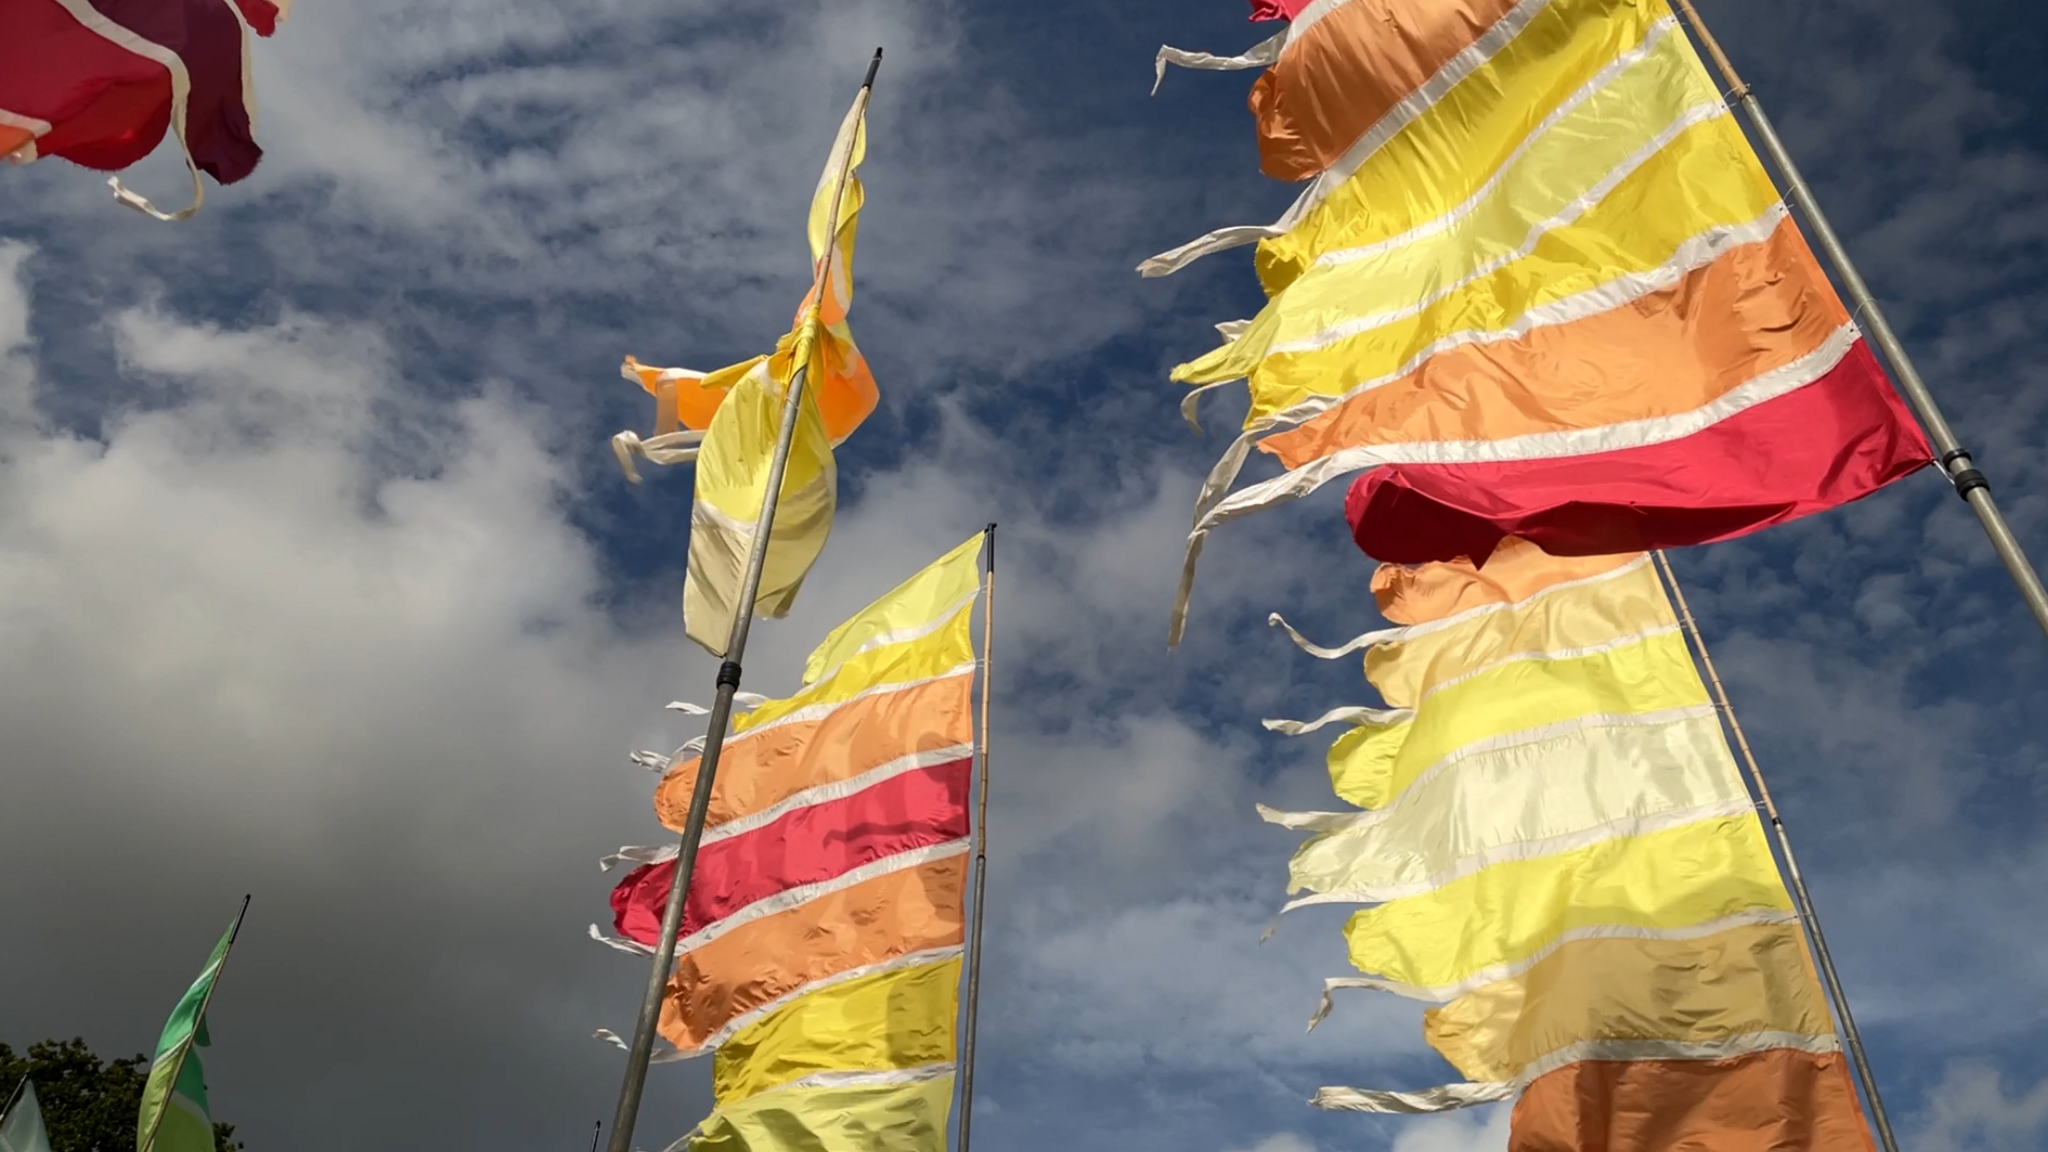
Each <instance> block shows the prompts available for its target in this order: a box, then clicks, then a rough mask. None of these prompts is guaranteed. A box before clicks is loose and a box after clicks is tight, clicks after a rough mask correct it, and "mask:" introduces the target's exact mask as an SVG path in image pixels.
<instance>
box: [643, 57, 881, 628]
mask: <svg viewBox="0 0 2048 1152" xmlns="http://www.w3.org/2000/svg"><path fill="white" fill-rule="evenodd" d="M866 114H867V91H866V90H865V89H863V90H862V91H861V94H860V95H859V96H857V97H855V99H854V103H853V107H852V108H851V109H850V110H848V112H847V114H846V120H845V122H844V123H842V124H841V125H840V128H839V136H838V138H837V139H836V140H835V141H834V142H833V146H832V159H831V161H830V162H829V163H828V164H827V165H826V167H825V172H824V175H823V176H821V177H820V178H819V181H818V191H817V195H816V196H815V197H814V198H813V202H812V205H811V214H810V223H809V229H808V230H809V233H810V242H811V256H812V258H813V260H814V264H813V268H814V274H813V278H812V283H811V290H810V293H809V294H808V295H806V296H805V298H804V302H803V304H802V306H801V307H799V308H798V310H797V317H796V324H795V327H794V328H793V329H792V330H791V331H790V332H789V334H788V335H785V336H784V337H783V338H782V339H781V340H779V341H777V342H776V347H775V353H774V355H772V356H767V357H762V358H758V359H755V360H752V361H748V362H746V363H743V364H736V365H733V366H732V367H730V368H726V369H722V370H720V371H718V372H713V373H710V374H709V375H707V376H705V377H703V378H702V379H701V380H700V381H696V382H695V385H694V391H693V392H692V395H694V396H695V397H697V398H698V399H702V398H703V397H704V396H707V395H710V396H715V395H716V394H717V392H718V391H719V389H721V388H729V391H726V392H725V393H724V398H723V400H720V401H716V410H715V411H714V412H713V413H712V415H711V417H710V422H709V426H708V427H706V428H705V429H704V432H703V439H702V443H701V444H700V445H699V446H698V447H697V448H696V449H695V450H694V457H695V460H696V463H697V485H696V502H695V504H694V505H693V507H692V509H691V513H690V568H689V574H688V576H687V577H686V578H685V580H684V583H683V627H684V631H685V632H687V633H688V635H689V637H690V639H692V640H695V641H696V642H697V643H699V644H701V645H703V646H704V648H705V649H706V650H707V651H709V652H710V653H711V654H712V655H714V656H723V655H725V654H726V651H725V650H726V645H727V643H728V641H729V639H730V636H731V631H732V624H733V618H734V616H735V615H736V614H737V613H738V611H739V607H740V605H739V600H740V584H741V580H742V577H743V575H744V573H745V572H746V566H747V557H748V555H749V554H750V552H751V551H752V549H753V546H754V542H755V540H756V539H757V537H758V534H759V531H760V527H761V512H762V504H763V499H764V497H765V496H766V495H767V492H768V473H769V471H770V465H771V462H772V461H773V459H774V456H775V445H776V441H777V440H778V438H779V436H780V432H781V426H782V413H783V408H784V401H785V399H786V397H787V396H788V394H789V391H788V390H789V386H790V383H791V381H792V380H794V379H795V377H796V374H797V372H798V370H799V369H802V370H803V371H804V377H805V378H804V386H803V389H802V391H801V393H800V395H799V398H798V402H797V403H798V412H797V423H796V431H795V435H794V437H793V439H792V440H791V442H790V448H789V463H788V466H787V470H786V471H785V472H784V474H783V477H782V486H781V496H780V502H779V504H778V506H777V508H776V510H775V518H774V523H773V526H772V527H771V529H770V532H769V541H768V552H767V558H766V561H765V563H764V565H763V567H762V570H761V586H760V590H759V592H758V594H757V595H756V597H755V600H754V611H755V612H757V613H758V614H760V615H763V616H777V617H779V616H786V615H788V614H789V609H790V606H791V605H792V604H793V603H795V601H796V594H797V590H798V588H800V587H801V586H802V584H803V579H804V576H805V575H806V574H807V573H809V572H810V569H811V565H812V564H813V563H815V562H816V561H817V559H818V554H819V552H821V551H823V550H824V547H825V538H826V537H827V536H828V535H830V534H831V531H832V515H833V513H834V511H835V510H836V509H837V507H838V472H837V467H836V465H835V464H834V462H833V458H832V446H833V444H834V443H836V441H837V439H838V437H839V436H843V435H844V434H845V432H848V431H851V430H852V428H853V426H854V425H856V424H858V423H859V421H860V418H863V417H865V416H866V415H867V413H868V412H869V411H871V410H872V409H873V407H874V381H873V379H872V378H871V377H869V376H868V374H867V365H866V362H865V361H864V360H862V359H861V355H860V350H859V349H857V348H855V347H854V345H853V338H852V336H851V334H850V333H848V331H847V329H846V307H847V304H848V302H849V301H850V300H851V298H852V286H851V285H852V279H851V269H850V268H849V267H848V262H849V261H850V260H851V258H852V255H853V236H854V230H855V228H856V226H857V224H858V217H859V212H860V205H861V198H862V193H861V188H860V181H859V180H858V179H856V178H855V176H854V174H853V173H854V169H855V168H856V167H857V166H858V165H859V164H860V161H861V158H862V156H863V154H864V153H865V151H866V138H867V133H866V127H865V119H866ZM835 192H837V193H838V194H839V195H838V198H837V203H836V205H835V202H834V193H835ZM835 206H836V208H837V212H838V220H839V225H838V227H837V228H836V229H834V228H832V227H831V223H830V221H831V219H832V217H833V213H834V209H835ZM828 409H830V410H831V412H832V413H836V419H837V420H838V421H839V424H840V425H841V427H842V428H843V431H840V432H839V433H838V434H837V435H835V434H834V431H833V430H832V429H831V428H830V427H828V423H827V422H828V418H829V414H828V411H827V410H828ZM664 418H666V417H664ZM649 446H651V442H650V445H649ZM685 451H688V450H685ZM621 460H622V461H628V453H627V452H623V451H622V453H621ZM629 474H630V464H629Z"/></svg>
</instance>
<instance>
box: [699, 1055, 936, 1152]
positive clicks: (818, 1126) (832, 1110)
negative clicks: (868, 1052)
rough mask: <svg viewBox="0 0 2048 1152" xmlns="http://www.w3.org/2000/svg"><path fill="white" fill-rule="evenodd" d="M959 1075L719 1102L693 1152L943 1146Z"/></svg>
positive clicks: (898, 1151) (930, 1151)
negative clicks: (725, 1104)
mask: <svg viewBox="0 0 2048 1152" xmlns="http://www.w3.org/2000/svg"><path fill="white" fill-rule="evenodd" d="M952 1104H953V1077H952V1076H951V1075H950V1069H948V1070H947V1073H946V1074H938V1075H931V1076H924V1077H920V1078H917V1079H908V1080H904V1081H903V1082H901V1083H895V1084H890V1083H876V1082H873V1081H869V1082H865V1083H856V1084H851V1085H842V1084H832V1085H826V1086H821V1087H801V1086H799V1087H790V1088H779V1089H776V1090H775V1091H773V1092H764V1093H762V1094H760V1095H758V1096H753V1097H749V1098H748V1099H746V1100H742V1101H740V1102H739V1103H737V1104H734V1105H732V1106H730V1107H724V1108H720V1109H719V1110H718V1111H716V1112H714V1113H712V1114H711V1117H710V1119H708V1120H706V1121H704V1123H703V1124H702V1125H700V1126H699V1129H698V1132H697V1134H696V1135H695V1136H693V1137H692V1138H691V1140H690V1148H691V1152H944V1149H945V1147H946V1132H947V1124H948V1120H947V1117H948V1114H949V1113H950V1112H951V1110H952Z"/></svg>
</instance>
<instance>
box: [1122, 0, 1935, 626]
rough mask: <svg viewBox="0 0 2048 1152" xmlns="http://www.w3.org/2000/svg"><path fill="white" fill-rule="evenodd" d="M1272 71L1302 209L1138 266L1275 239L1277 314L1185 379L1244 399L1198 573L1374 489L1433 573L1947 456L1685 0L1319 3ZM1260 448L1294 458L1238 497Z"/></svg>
mask: <svg viewBox="0 0 2048 1152" xmlns="http://www.w3.org/2000/svg"><path fill="white" fill-rule="evenodd" d="M1265 55H1267V56H1271V57H1272V63H1271V67H1270V68H1269V69H1268V70H1267V72H1266V73H1265V75H1264V76H1262V77H1261V79H1260V81H1259V87H1258V89H1257V90H1256V91H1255V94H1254V107H1255V110H1256V111H1257V112H1258V114H1259V116H1258V119H1259V129H1260V137H1261V149H1262V155H1263V156H1264V157H1265V163H1266V166H1267V170H1268V171H1271V172H1275V173H1276V174H1278V175H1282V176H1286V177H1289V178H1306V179H1307V184H1306V187H1305V188H1304V190H1303V193H1302V195H1301V197H1300V199H1299V200H1298V201H1297V202H1296V203H1295V204H1294V206H1293V207H1292V208H1291V209H1289V211H1288V212H1287V213H1286V215H1285V216H1283V217H1282V218H1281V220H1279V221H1277V222H1276V223H1275V224H1273V225H1271V226H1268V227H1264V228H1239V229H1225V230H1222V231H1219V232H1217V233H1213V234H1211V235H1210V236H1207V237H1204V238H1202V239H1201V240H1198V241H1196V242H1194V243H1193V244H1190V245H1188V246H1185V247H1184V248H1182V249H1180V250H1177V251H1175V252H1172V253H1167V254H1164V255H1162V256H1160V257H1157V258H1155V259H1154V260H1153V261H1150V262H1148V264H1147V266H1146V268H1145V270H1146V271H1147V272H1149V273H1152V274H1160V273H1164V272H1170V271H1172V270H1173V269H1174V268H1176V267H1179V266H1180V265H1182V264H1184V263H1186V262H1187V261H1188V260H1190V259H1193V258H1195V257H1196V256H1199V255H1202V254H1203V253H1206V252H1211V251H1216V250H1219V249H1222V248H1226V247H1230V246H1233V245H1236V244H1241V243H1246V242H1252V241H1256V242H1257V244H1258V255H1257V260H1256V263H1257V268H1258V274H1259V278H1260V280H1261V282H1262V284H1263V285H1264V287H1265V289H1266V292H1267V294H1268V297H1269V299H1268V302H1267V304H1266V306H1265V308H1264V309H1263V310H1262V311H1261V312H1260V313H1259V314H1258V316H1257V317H1256V318H1254V319H1252V320H1250V321H1248V322H1245V323H1242V324H1239V325H1232V326H1229V331H1230V334H1231V337H1232V338H1231V339H1229V340H1228V342H1227V343H1225V344H1224V345H1223V346H1221V347H1219V348H1217V349H1216V350H1215V351H1213V352H1211V353H1209V354H1208V355H1206V356H1203V357H1201V358H1199V359H1197V360H1194V361H1192V362H1190V363H1187V364H1183V365H1181V366H1180V367H1179V368H1178V369H1176V370H1175V372H1174V378H1175V379H1177V380H1180V381H1184V382H1186V383H1189V384H1193V385H1197V386H1200V387H1204V388H1206V387H1211V386H1216V385H1221V384H1225V383H1229V382H1232V381H1235V380H1239V379H1243V380H1245V381H1247V385H1248V387H1249V390H1250V393H1251V410H1250V414H1249V415H1248V417H1247V420H1246V424H1245V432H1244V435H1243V436H1242V437H1241V438H1240V440H1239V441H1238V443H1237V444H1236V445H1234V446H1233V447H1232V449H1231V450H1230V451H1229V452H1228V453H1227V454H1226V456H1225V458H1224V460H1223V461H1222V462H1221V463H1219V464H1218V466H1217V468H1216V470H1215V472H1214V473H1212V475H1211V477H1210V482H1209V484H1208V486H1207V487H1205V489H1204V491H1203V494H1202V497H1201V500H1200V503H1199V505H1198V507H1197V511H1196V520H1195V525H1194V531H1193V533H1192V534H1191V537H1190V553H1189V560H1188V568H1187V577H1188V578H1189V579H1191V578H1192V572H1193V563H1194V555H1195V553H1196V551H1197V550H1198V548H1199V545H1200V543H1201V541H1202V539H1203V537H1204V536H1205V535H1206V534H1207V533H1208V532H1209V531H1210V530H1211V529H1213V528H1215V527H1216V526H1218V525H1220V524H1223V523H1226V522H1228V521H1230V520H1232V519H1235V518H1238V517H1241V516H1244V515H1247V514H1250V513H1252V512H1256V511H1259V510H1261V509H1266V508H1271V507H1274V506H1276V505H1279V504H1282V503H1285V502H1288V501H1291V500H1295V499H1298V498H1300V497H1302V496H1304V495H1307V494H1308V493H1310V492H1313V491H1315V490H1316V489H1318V488H1320V487H1321V486H1323V485H1325V484H1327V483H1329V482H1331V481H1334V480H1338V479H1345V478H1349V477H1353V476H1354V475H1355V474H1358V473H1361V472H1362V473H1364V474H1363V475H1362V476H1356V478H1355V480H1353V481H1352V487H1351V489H1350V493H1349V496H1348V499H1347V505H1346V513H1347V517H1348V519H1349V520H1350V522H1351V525H1352V529H1353V536H1354V538H1355V539H1356V540H1357V542H1358V544H1359V546H1360V547H1361V548H1363V549H1364V550H1365V551H1366V552H1367V553H1369V554H1370V555H1372V556H1375V557H1377V558H1379V559H1382V560H1389V561H1397V562H1402V563H1420V562H1424V561H1431V560H1450V559H1453V558H1455V557H1458V556H1472V557H1485V556H1487V555H1488V554H1489V553H1491V552H1492V551H1493V548H1494V545H1495V544H1497V543H1498V542H1499V541H1500V540H1501V539H1502V538H1503V537H1504V536H1509V535H1513V536H1517V537H1521V538H1525V539H1529V540H1533V541H1535V542H1537V543H1539V544H1541V545H1542V546H1543V547H1544V548H1545V549H1546V550H1548V551H1549V552H1551V553H1553V554H1556V555H1593V554H1601V553H1612V552H1625V551H1635V550H1640V549H1647V548H1658V547H1665V546H1675V545H1684V544H1698V543H1705V542H1708V541H1713V540H1721V539H1726V538H1729V537H1732V536H1738V535H1741V534H1743V533H1747V532H1752V531H1755V530H1757V529H1760V528H1763V527H1765V526H1767V525H1770V524H1775V523H1779V522H1782V521H1785V520H1788V519H1792V518H1795V517H1798V516H1803V515H1806V514H1809V513H1812V512H1816V511H1819V510H1822V509H1826V508H1830V507H1833V506H1836V505H1839V504H1842V503H1844V502H1847V501H1850V500H1855V499H1858V498H1860V497H1862V496H1865V495H1868V494H1869V493H1871V492H1873V491H1875V490H1876V489H1878V488H1880V487H1882V486H1884V485H1885V484H1888V483H1890V482H1891V481H1893V480H1896V479H1898V478H1899V477H1901V476H1904V475H1906V474H1908V473H1910V472H1912V471H1914V470H1916V469H1918V468H1920V467H1922V466H1924V465H1925V464H1927V463H1928V462H1929V461H1930V459H1931V457H1932V451H1931V449H1930V448H1929V447H1928V444H1927V442H1926V439H1925V438H1924V437H1923V436H1922V435H1921V433H1920V430H1919V429H1918V427H1917V426H1916V425H1915V424H1914V423H1913V421H1912V419H1911V418H1910V416H1909V415H1908V414H1907V412H1906V411H1905V409H1904V407H1903V406H1902V404H1901V402H1900V401H1899V399H1898V397H1897V396H1896V395H1895V394H1894V393H1893V391H1892V390H1891V388H1890V387H1889V386H1888V384H1887V383H1886V381H1885V379H1884V376H1883V373H1882V371H1881V369H1880V368H1879V367H1878V364H1877V361H1876V360H1875V358H1874V357H1873V356H1872V354H1871V352H1870V350H1869V349H1868V348H1867V347H1866V346H1865V343H1864V340H1863V336H1862V332H1861V331H1860V329H1859V328H1858V327H1857V325H1856V324H1855V322H1854V320H1853V319H1852V318H1851V317H1850V316H1849V314H1848V311H1847V309H1845V308H1844V307H1843V305H1842V302H1841V300H1840V299H1839V298H1838V297H1837V296H1836V295H1835V293H1834V291H1833V289H1832V288H1831V287H1830V286H1829V284H1828V282H1827V277H1826V276H1825V274H1824V273H1823V272H1822V270H1821V268H1820V266H1819V265H1818V263H1817V262H1816V261H1815V260H1814V257H1813V255H1812V253H1811V252H1810V251H1809V250H1808V248H1807V246H1806V243H1805V241H1804V239H1803V238H1802V237H1801V236H1800V234H1799V232H1798V229H1797V226H1796V225H1795V224H1794V222H1793V220H1792V219H1791V215H1790V212H1789V210H1788V208H1787V206H1786V204H1785V202H1784V201H1783V200H1782V199H1781V198H1780V197H1779V195H1778V193H1777V191H1776V189H1775V188H1774V187H1773V185H1772V183H1771V180H1770V178H1769V176H1768V174H1767V173H1766V172H1765V170H1764V168H1763V166H1762V164H1761V163H1760V162H1759V160H1758V159H1757V157H1756V155H1755V153H1754V152H1753V151H1752V150H1751V149H1750V147H1749V144H1748V142H1747V141H1746V140H1745V139H1744V137H1743V133H1742V129H1741V126H1740V125H1739V124H1737V123H1736V121H1735V118H1734V116H1733V114H1732V113H1731V112H1730V110H1729V108H1728V106H1727V104H1726V102H1725V100H1724V99H1723V97H1722V94H1721V92H1720V89H1719V87H1718V86H1717V85H1716V84H1715V83H1714V82H1713V80H1712V79H1711V78H1710V77H1709V76H1708V74H1707V72H1706V69H1705V68H1704V67H1703V65H1702V64H1701V62H1700V60H1699V58H1698V56H1697V54H1696V53H1695V52H1694V51H1693V49H1692V46H1691V45H1690V44H1689V43H1688V42H1687V40H1686V38H1685V33H1684V32H1683V30H1682V29H1680V27H1679V25H1678V21H1677V18H1676V17H1675V16H1674V15H1673V14H1672V13H1671V11H1670V9H1669V8H1668V7H1667V6H1666V4H1665V2H1664V0H1468V2H1465V3H1458V4H1445V3H1439V2H1437V0H1384V2H1382V3H1373V4H1367V3H1364V2H1362V0H1356V2H1351V3H1330V2H1319V3H1316V4H1312V5H1309V6H1308V7H1307V8H1305V9H1303V10H1302V11H1301V12H1300V14H1299V15H1298V17H1297V18H1296V19H1295V21H1294V22H1293V23H1292V24H1291V25H1290V26H1289V29H1288V31H1287V32H1286V33H1285V34H1284V36H1283V37H1282V41H1281V43H1280V44H1278V45H1276V46H1275V48H1274V49H1273V50H1272V51H1271V52H1268V53H1266V54H1265ZM1193 399H1194V398H1193V397H1192V396H1191V397H1190V404H1192V402H1193ZM1254 446H1255V447H1257V448H1258V449H1259V450H1260V451H1263V452H1266V453H1268V454H1270V455H1271V456H1273V457H1274V458H1275V459H1276V460H1277V461H1278V462H1279V463H1280V464H1281V466H1282V468H1283V469H1284V471H1283V472H1282V474H1281V475H1279V476H1276V477H1274V478H1272V479H1269V480H1265V481H1262V482H1260V483H1256V484H1253V485H1250V486H1248V487H1246V488H1243V489H1242V490H1239V491H1235V492H1232V491H1230V489H1231V487H1232V486H1233V485H1234V484H1235V482H1236V479H1237V475H1238V472H1239V469H1240V467H1241V465H1242V464H1243V462H1244V460H1245V457H1246V453H1247V450H1248V449H1249V448H1250V447H1254ZM1185 598H1186V588H1185V586H1184V588H1183V593H1182V602H1181V605H1180V607H1179V609H1178V610H1177V614H1176V620H1178V619H1179V617H1180V615H1181V614H1182V613H1184V611H1185Z"/></svg>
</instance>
